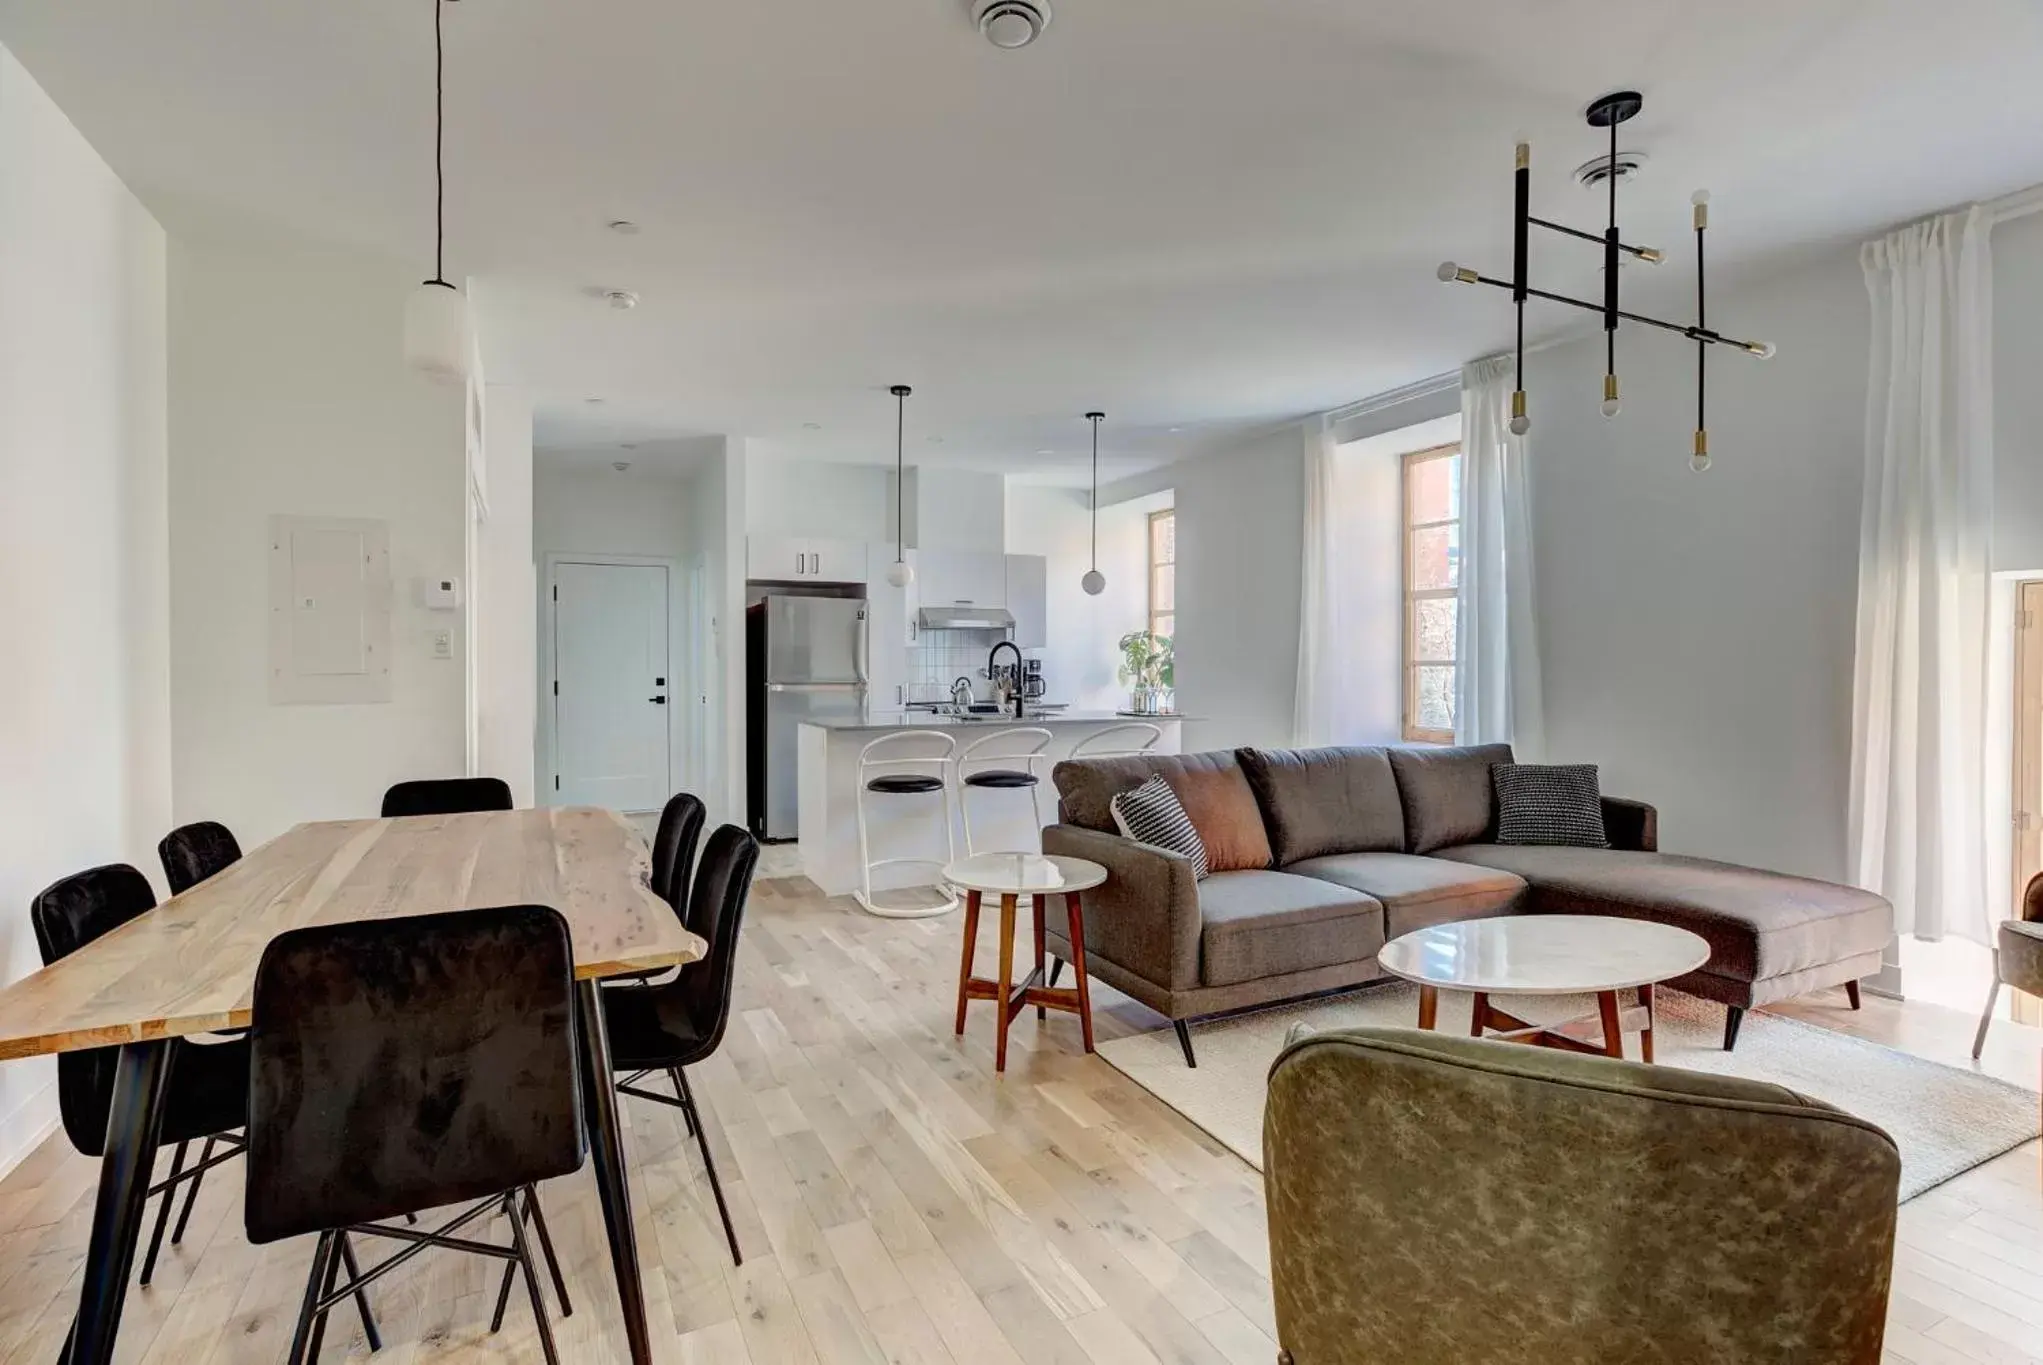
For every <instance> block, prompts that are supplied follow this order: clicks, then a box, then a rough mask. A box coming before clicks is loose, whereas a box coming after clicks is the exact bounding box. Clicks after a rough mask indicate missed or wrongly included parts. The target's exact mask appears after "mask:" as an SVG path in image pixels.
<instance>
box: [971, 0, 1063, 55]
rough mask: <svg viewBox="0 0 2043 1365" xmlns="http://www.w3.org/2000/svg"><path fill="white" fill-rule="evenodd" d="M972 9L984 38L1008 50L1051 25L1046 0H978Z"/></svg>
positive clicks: (1035, 36) (1038, 35) (1040, 33)
mask: <svg viewBox="0 0 2043 1365" xmlns="http://www.w3.org/2000/svg"><path fill="white" fill-rule="evenodd" d="M974 10H975V13H974V16H973V17H974V18H975V19H977V20H978V23H979V32H981V33H983V34H985V35H986V41H987V42H989V43H991V44H993V45H994V46H995V47H1000V48H1007V49H1009V50H1010V51H1011V50H1013V49H1015V48H1018V47H1027V46H1028V45H1029V44H1030V43H1033V42H1034V41H1036V39H1038V38H1040V37H1042V36H1043V30H1044V29H1046V28H1048V27H1049V26H1050V5H1049V0H979V3H978V4H977V5H976V6H974Z"/></svg>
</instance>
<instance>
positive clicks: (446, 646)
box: [433, 629, 454, 659]
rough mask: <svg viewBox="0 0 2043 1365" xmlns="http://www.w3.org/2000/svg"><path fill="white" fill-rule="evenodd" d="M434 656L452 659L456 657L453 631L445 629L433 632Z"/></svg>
mask: <svg viewBox="0 0 2043 1365" xmlns="http://www.w3.org/2000/svg"><path fill="white" fill-rule="evenodd" d="M433 657H434V658H435V659H451V658H453V657H454V632H453V631H451V630H444V629H443V630H436V631H434V632H433Z"/></svg>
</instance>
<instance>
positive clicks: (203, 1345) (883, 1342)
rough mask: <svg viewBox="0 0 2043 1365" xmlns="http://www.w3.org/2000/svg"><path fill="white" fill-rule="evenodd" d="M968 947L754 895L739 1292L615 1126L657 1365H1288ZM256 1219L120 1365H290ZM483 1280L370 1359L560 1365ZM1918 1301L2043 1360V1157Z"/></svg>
mask: <svg viewBox="0 0 2043 1365" xmlns="http://www.w3.org/2000/svg"><path fill="white" fill-rule="evenodd" d="M958 933H959V920H958V918H957V917H956V916H951V917H946V918H943V919H937V920H924V921H882V920H875V919H872V918H869V917H867V916H864V915H862V914H860V913H859V912H858V911H857V910H856V909H855V908H853V907H852V906H851V903H850V902H849V901H848V900H839V901H828V900H825V899H824V898H822V897H821V896H820V895H818V894H817V893H816V892H815V890H814V889H813V888H812V887H811V886H810V885H809V884H808V883H807V882H805V881H800V880H785V881H768V882H762V883H760V884H759V886H758V888H757V890H756V891H755V894H754V897H753V902H752V908H751V912H750V915H749V918H748V922H747V924H746V926H745V933H744V943H743V950H742V954H741V956H742V967H741V971H740V977H739V986H738V992H737V999H736V1003H735V1007H734V1010H733V1015H732V1021H731V1030H730V1033H729V1035H728V1037H727V1039H726V1042H725V1045H724V1047H723V1050H722V1051H721V1052H720V1053H719V1054H718V1056H717V1057H716V1058H715V1059H714V1061H712V1062H711V1063H709V1064H706V1065H704V1066H702V1067H700V1068H698V1069H697V1071H696V1072H695V1073H694V1076H695V1086H696V1093H697V1095H698V1096H699V1097H700V1098H702V1099H703V1100H704V1101H705V1102H706V1105H707V1107H708V1109H709V1110H710V1111H711V1125H710V1131H711V1140H712V1145H713V1148H714V1151H715V1154H716V1157H717V1162H718V1166H719V1168H720V1170H721V1171H722V1172H723V1174H724V1178H725V1182H726V1183H725V1190H726V1192H727V1194H728V1195H729V1197H730V1200H731V1203H732V1206H733V1213H734V1215H735V1217H736V1220H737V1225H738V1235H739V1237H740V1239H741V1240H742V1242H743V1245H744V1247H745V1249H746V1252H747V1257H746V1261H745V1264H744V1266H743V1267H742V1268H736V1267H733V1266H732V1265H731V1263H730V1257H729V1255H728V1253H727V1252H726V1250H725V1247H724V1243H723V1238H722V1234H721V1232H720V1230H719V1228H718V1225H717V1220H716V1211H715V1208H714V1206H713V1204H712V1203H711V1202H710V1197H709V1190H708V1187H707V1185H706V1184H705V1183H703V1181H702V1180H701V1178H700V1175H699V1167H698V1164H697V1160H696V1156H695V1151H694V1147H693V1144H692V1143H690V1142H688V1141H687V1140H686V1139H685V1137H684V1135H683V1133H682V1129H681V1126H680V1119H679V1115H678V1114H677V1113H676V1112H675V1111H673V1110H671V1109H667V1108H664V1107H661V1106H656V1105H652V1104H648V1103H645V1102H642V1101H636V1100H626V1101H625V1102H624V1108H625V1114H626V1117H627V1119H628V1121H629V1124H630V1129H631V1131H630V1134H629V1142H630V1146H631V1153H630V1156H631V1170H632V1175H633V1179H634V1182H635V1190H634V1193H635V1197H636V1200H637V1209H638V1213H639V1227H640V1237H641V1251H642V1255H643V1260H644V1264H645V1270H646V1279H647V1290H648V1296H649V1300H650V1306H651V1313H652V1317H653V1332H654V1340H655V1346H656V1350H657V1352H658V1354H659V1358H660V1359H661V1360H663V1361H674V1362H715V1363H716V1365H726V1363H728V1365H744V1363H745V1362H750V1365H782V1362H809V1361H852V1362H873V1363H874V1365H880V1363H881V1362H891V1363H895V1365H945V1363H946V1362H954V1363H955V1365H1017V1363H1018V1362H1028V1365H1050V1363H1052V1362H1054V1363H1055V1365H1084V1363H1085V1362H1101V1363H1102V1365H1105V1363H1107V1362H1111V1365H1149V1362H1160V1363H1162V1365H1236V1363H1238V1365H1268V1363H1269V1362H1270V1361H1271V1360H1273V1359H1274V1358H1275V1354H1276V1352H1275V1346H1274V1344H1273V1338H1274V1331H1275V1328H1274V1325H1273V1323H1272V1321H1271V1309H1270V1291H1269V1281H1268V1273H1269V1255H1268V1247H1267V1241H1266V1237H1267V1232H1266V1228H1265V1225H1264V1220H1263V1207H1262V1192H1261V1180H1260V1177H1259V1176H1257V1174H1256V1173H1255V1172H1254V1171H1253V1170H1251V1169H1250V1168H1249V1167H1247V1166H1246V1165H1244V1164H1242V1163H1241V1162H1240V1161H1239V1160H1237V1159H1236V1158H1235V1157H1233V1156H1232V1155H1230V1154H1229V1153H1227V1152H1226V1151H1224V1150H1223V1149H1222V1148H1220V1147H1219V1146H1218V1144H1216V1143H1214V1142H1213V1141H1211V1140H1210V1139H1208V1138H1207V1137H1206V1136H1205V1135H1204V1134H1202V1133H1200V1132H1199V1131H1198V1130H1197V1129H1195V1128H1193V1127H1192V1126H1191V1125H1190V1124H1188V1123H1186V1122H1185V1121H1184V1120H1183V1119H1181V1118H1179V1117H1178V1116H1177V1115H1176V1114H1175V1113H1173V1112H1172V1111H1171V1110H1169V1109H1167V1108H1165V1107H1164V1106H1163V1105H1162V1104H1160V1103H1159V1102H1157V1101H1156V1100H1154V1099H1152V1098H1151V1097H1150V1096H1149V1095H1148V1094H1147V1093H1146V1092H1145V1091H1143V1090H1141V1089H1140V1088H1138V1087H1137V1086H1135V1085H1134V1084H1132V1083H1131V1082H1129V1081H1128V1080H1126V1079H1125V1078H1124V1077H1122V1076H1121V1074H1120V1073H1119V1072H1117V1071H1115V1070H1114V1069H1113V1068H1112V1067H1109V1066H1108V1065H1106V1064H1105V1063H1104V1062H1101V1061H1099V1060H1097V1059H1095V1058H1088V1057H1085V1056H1084V1055H1082V1054H1081V1053H1080V1052H1079V1051H1078V1041H1077V1039H1078V1025H1077V1021H1076V1020H1075V1019H1072V1018H1070V1017H1069V1016H1059V1015H1055V1014H1053V1015H1051V1016H1050V1020H1049V1022H1048V1023H1046V1024H1043V1025H1041V1026H1039V1025H1037V1023H1036V1022H1035V1020H1034V1017H1033V1012H1027V1013H1025V1014H1024V1015H1023V1016H1022V1018H1021V1019H1020V1020H1018V1021H1017V1024H1016V1028H1015V1034H1014V1038H1013V1041H1012V1043H1011V1049H1012V1050H1011V1053H1010V1057H1009V1069H1008V1074H1007V1076H1006V1078H1005V1079H1004V1080H996V1079H995V1078H994V1075H993V1058H992V1016H991V1012H990V1007H987V1006H978V1007H975V1010H974V1014H973V1018H972V1022H971V1024H970V1025H969V1027H968V1029H967V1031H966V1036H965V1038H964V1040H963V1042H962V1043H960V1042H958V1041H957V1040H954V1039H953V1038H952V1036H951V1013H952V1009H953V1005H954V1000H955V997H954V994H953V991H954V986H955V981H956V972H957V962H958V949H959V944H958ZM981 951H982V953H987V952H990V951H991V943H990V940H989V941H987V942H985V943H982V947H981ZM1095 999H1096V1004H1097V1006H1098V1008H1099V1017H1098V1028H1099V1032H1100V1034H1101V1036H1102V1037H1111V1036H1115V1035H1118V1034H1122V1033H1126V1032H1129V1031H1131V1030H1138V1029H1144V1028H1150V1027H1154V1026H1156V1023H1157V1021H1156V1019H1155V1017H1154V1016H1153V1015H1150V1014H1148V1012H1147V1011H1145V1010H1143V1009H1142V1008H1141V1007H1140V1006H1137V1005H1134V1004H1132V1003H1131V1002H1128V1001H1126V1000H1125V999H1124V998H1122V997H1120V996H1118V995H1116V994H1115V993H1114V992H1112V991H1110V990H1107V989H1105V988H1103V987H1102V988H1099V990H1098V994H1097V995H1096V997H1095ZM1789 1009H1790V1012H1792V1013H1794V1014H1796V1015H1798V1016H1799V1017H1802V1018H1806V1019H1810V1020H1813V1021H1815V1022H1819V1023H1823V1024H1827V1025H1831V1026H1835V1027H1839V1028H1846V1029H1849V1030H1851V1031H1854V1032H1858V1033H1862V1034H1864V1035H1866V1036H1869V1037H1872V1038H1876V1039H1878V1040H1881V1041H1884V1042H1890V1043H1893V1044H1896V1045H1898V1046H1902V1047H1906V1048H1909V1049H1910V1050H1913V1051H1918V1052H1921V1053H1923V1054H1925V1055H1928V1056H1932V1057H1935V1058H1938V1059H1939V1060H1943V1061H1948V1062H1954V1063H1955V1062H1962V1061H1963V1060H1964V1058H1965V1054H1966V1051H1967V1049H1968V1047H1969V1044H1970V1039H1971V1026H1972V1021H1971V1020H1969V1019H1967V1018H1965V1017H1964V1016H1963V1015H1960V1014H1957V1013H1955V1012H1953V1011H1949V1010H1943V1009H1938V1008H1936V1007H1934V1006H1926V1005H1918V1004H1909V1005H1897V1004H1895V1003H1893V1002H1889V1001H1882V1000H1875V999H1872V998H1870V997H1869V998H1868V999H1867V1001H1866V1008H1865V1010H1864V1011H1863V1012H1861V1013H1859V1014H1856V1015H1853V1014H1851V1013H1849V1012H1848V1011H1846V1010H1845V1009H1844V1007H1843V1000H1842V996H1841V995H1837V996H1835V997H1832V996H1828V995H1825V996H1816V997H1811V998H1810V999H1808V1000H1806V1001H1800V1002H1796V1003H1795V1004H1794V1005H1793V1006H1791V1007H1789ZM2039 1038H2043V1034H2039V1033H2037V1032H2036V1031H2033V1030H2026V1029H2019V1028H2015V1027H2012V1026H2007V1025H2001V1026H1997V1034H1996V1037H1995V1039H1994V1043H1993V1046H1992V1048H1991V1050H1990V1052H1989V1054H1988V1058H1987V1066H1988V1068H1989V1069H1990V1070H1992V1071H1994V1072H1996V1073H1999V1074H2004V1075H2007V1076H2009V1077H2012V1078H2016V1079H2022V1080H2025V1081H2028V1082H2030V1083H2031V1084H2033V1083H2034V1078H2035V1076H2036V1073H2037V1066H2038V1053H2039V1048H2038V1041H2039ZM95 1170H96V1166H95V1163H92V1162H89V1161H86V1160H84V1159H82V1158H80V1157H78V1156H76V1155H74V1154H73V1153H72V1152H71V1150H70V1148H69V1146H68V1145H67V1144H65V1142H64V1140H63V1138H62V1137H61V1136H58V1137H55V1138H52V1139H51V1140H50V1141H49V1142H47V1143H45V1144H44V1145H43V1146H42V1147H41V1148H40V1149H39V1150H38V1151H37V1152H36V1153H35V1154H34V1155H33V1156H31V1157H30V1158H29V1160H28V1161H27V1162H26V1163H24V1164H23V1165H22V1166H21V1167H20V1168H19V1169H18V1170H16V1171H15V1172H14V1173H13V1174H11V1175H10V1176H8V1177H7V1179H6V1180H5V1181H0V1365H16V1362H35V1363H36V1365H44V1363H45V1362H47V1361H48V1360H50V1359H52V1358H54V1356H55V1355H56V1352H57V1350H58V1348H59V1347H60V1345H61V1343H62V1338H63V1333H64V1329H65V1326H66V1323H67V1320H68V1315H69V1313H70V1310H71V1307H72V1305H73V1304H74V1303H75V1301H76V1293H77V1281H78V1273H79V1262H80V1257H81V1254H82V1251H83V1245H84V1239H85V1231H86V1227H87V1223H88V1220H89V1218H90V1213H91V1194H92V1181H93V1178H94V1173H95ZM222 1177H224V1178H222ZM239 1199H240V1187H239V1167H238V1165H230V1166H228V1167H226V1168H224V1170H223V1171H222V1172H221V1173H220V1174H219V1175H216V1176H215V1177H214V1178H211V1179H209V1180H208V1182H207V1185H206V1187H205V1192H204V1194H203V1196H202V1197H201V1199H200V1201H199V1212H198V1214H197V1215H196V1216H195V1217H194V1219H193V1223H192V1228H191V1230H190V1232H189V1233H188V1234H187V1236H186V1239H185V1242H184V1244H183V1245H182V1246H181V1247H179V1248H177V1249H176V1250H174V1251H169V1252H167V1253H166V1255H165V1257H164V1261H163V1264H162V1265H161V1266H160V1267H159V1269H158V1272H157V1279H156V1283H155V1284H154V1285H152V1286H151V1287H150V1288H148V1289H139V1288H138V1289H136V1290H134V1291H132V1292H131V1294H130V1297H129V1300H128V1308H127V1314H126V1319H125V1322H124V1324H123V1329H122V1334H121V1349H120V1356H119V1358H120V1359H121V1360H122V1361H124V1362H137V1363H139V1362H144V1361H146V1362H151V1363H152V1365H155V1363H158V1362H160V1363H162V1365H170V1363H171V1362H177V1363H179V1365H185V1363H187V1362H199V1361H223V1362H250V1365H253V1363H254V1362H263V1363H264V1365H268V1363H269V1362H274V1361H278V1360H281V1359H282V1358H283V1355H284V1351H285V1347H286V1345H287V1344H288V1338H289V1334H290V1329H291V1322H292V1316H293V1314H294V1312H295V1309H296V1305H297V1301H298V1295H299V1293H300V1291H301V1290H302V1288H303V1280H304V1276H305V1273H306V1270H307V1268H308V1266H309V1262H310V1255H311V1252H310V1247H309V1245H308V1244H303V1243H286V1244H282V1245H280V1246H273V1247H267V1248H252V1247H250V1246H249V1245H248V1244H247V1242H246V1241H245V1240H244V1239H243V1237H242V1235H241V1218H240V1206H239ZM544 1199H545V1202H546V1207H547V1211H548V1215H549V1218H550V1219H551V1221H552V1224H553V1229H554V1235H555V1238H556V1240H557V1241H558V1242H559V1244H560V1249H561V1254H562V1256H563V1258H564V1260H566V1261H567V1262H568V1265H569V1275H570V1286H569V1287H570V1289H571V1291H572V1293H573V1295H574V1300H575V1313H574V1315H573V1316H572V1317H571V1318H568V1319H566V1320H565V1321H560V1320H558V1319H557V1320H556V1325H557V1328H558V1330H559V1333H560V1341H561V1350H562V1356H563V1358H564V1360H566V1361H568V1362H572V1363H573V1365H582V1362H611V1361H622V1360H624V1358H625V1356H624V1351H623V1338H622V1332H621V1330H619V1328H618V1326H617V1313H616V1299H615V1295H614V1292H613V1291H612V1289H611V1288H610V1280H609V1272H608V1262H607V1255H606V1252H605V1250H604V1242H603V1235H602V1223H601V1218H600V1215H599V1213H598V1211H597V1208H596V1201H595V1197H594V1190H593V1187H592V1185H591V1183H590V1181H589V1179H588V1177H587V1175H586V1173H584V1174H583V1175H581V1176H577V1177H575V1178H572V1179H569V1180H565V1181H559V1182H556V1183H555V1184H553V1185H550V1186H548V1187H546V1189H545V1191H544ZM499 1232H501V1229H500V1228H499ZM492 1272H493V1266H492V1265H485V1264H483V1263H481V1262H479V1261H476V1260H474V1259H471V1258H468V1257H462V1256H456V1255H452V1254H448V1253H429V1254H427V1255H426V1256H423V1257H421V1258H420V1259H419V1260H418V1261H415V1262H413V1263H412V1265H410V1266H407V1267H406V1268H405V1269H403V1270H401V1271H399V1272H398V1273H397V1274H396V1275H395V1276H393V1277H392V1278H391V1279H390V1280H389V1281H386V1282H385V1283H384V1285H382V1286H379V1288H378V1289H377V1290H376V1291H375V1302H376V1305H377V1308H378V1310H379V1312H380V1314H381V1317H382V1325H383V1329H384V1337H385V1346H384V1350H383V1352H382V1353H381V1354H380V1355H378V1356H377V1357H375V1359H377V1360H379V1361H383V1362H387V1365H413V1363H414V1362H423V1361H433V1362H443V1361H444V1362H455V1361H483V1360H488V1361H499V1360H501V1361H510V1360H519V1361H537V1360H538V1359H539V1352H538V1343H537V1341H536V1340H535V1339H534V1337H533V1335H532V1331H531V1325H530V1323H531V1320H530V1316H529V1313H528V1311H527V1310H526V1309H525V1308H524V1302H523V1297H522V1295H521V1296H519V1298H518V1299H517V1301H516V1302H514V1304H513V1306H512V1309H511V1312H510V1316H509V1319H508V1321H507V1323H506V1326H505V1330H504V1332H503V1333H502V1334H501V1335H500V1336H497V1337H491V1336H489V1335H488V1334H487V1332H486V1330H485V1329H486V1327H487V1325H488V1318H489V1311H490V1306H491V1300H492V1292H491V1291H492V1289H493V1287H494V1286H493V1281H491V1280H490V1279H489V1276H490V1275H491V1273H492ZM1895 1283H1896V1293H1895V1296H1894V1306H1893V1314H1892V1325H1891V1328H1890V1332H1889V1338H1888V1344H1889V1348H1890V1350H1889V1359H1890V1360H1894V1361H1909V1362H1914V1363H1915V1365H1945V1363H1946V1362H1957V1361H1981V1362H1993V1365H2009V1363H2010V1362H2026V1361H2031V1360H2037V1361H2043V1193H2039V1181H2038V1151H2037V1146H2036V1144H2030V1145H2029V1146H2028V1147H2025V1148H2023V1149H2021V1150H2019V1151H2017V1152H2013V1153H2010V1154H2009V1155H2008V1156H2006V1157H2003V1158H2001V1159H2000V1160H1998V1161H1995V1162H1993V1163H1990V1164H1989V1165H1987V1166H1983V1167H1981V1168H1979V1169H1977V1170H1974V1171H1972V1172H1969V1173H1967V1174H1966V1175H1964V1176H1962V1177H1960V1178H1959V1179H1957V1180H1955V1181H1952V1182H1950V1183H1949V1184H1947V1185H1944V1186H1943V1187H1941V1188H1940V1189H1938V1190H1935V1191H1933V1192H1931V1193H1930V1194H1928V1195H1926V1196H1924V1197H1923V1198H1920V1199H1917V1200H1915V1201H1914V1202H1912V1203H1911V1204H1909V1205H1907V1206H1906V1207H1905V1208H1904V1209H1903V1210H1902V1215H1901V1248H1900V1252H1899V1257H1898V1263H1897V1266H1896V1279H1895ZM551 1297H552V1295H551V1290H550V1288H549V1290H548V1298H549V1301H551ZM344 1354H345V1355H347V1356H349V1357H352V1358H367V1355H368V1353H367V1348H366V1345H365V1343H363V1341H362V1340H361V1337H360V1331H359V1328H358V1327H357V1326H356V1325H355V1323H354V1320H353V1319H352V1318H351V1317H350V1316H349V1315H347V1314H346V1313H345V1312H337V1313H336V1314H335V1316H334V1319H333V1332H332V1335H331V1336H330V1337H329V1339H328V1343H327V1349H326V1353H325V1356H324V1358H325V1359H327V1360H337V1359H340V1358H342V1356H343V1355H344Z"/></svg>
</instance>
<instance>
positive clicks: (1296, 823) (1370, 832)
mask: <svg viewBox="0 0 2043 1365" xmlns="http://www.w3.org/2000/svg"><path fill="white" fill-rule="evenodd" d="M1234 757H1235V761H1236V762H1238V763H1240V764H1241V770H1242V772H1243V773H1245V774H1247V776H1248V782H1249V787H1250V788H1251V789H1252V790H1253V791H1254V792H1255V794H1256V804H1257V805H1258V806H1260V807H1262V811H1263V825H1264V827H1265V828H1266V829H1268V830H1269V832H1270V852H1271V853H1272V854H1273V855H1274V856H1275V858H1276V861H1277V865H1278V866H1279V867H1283V866H1286V865H1287V864H1290V863H1295V862H1299V861H1301V860H1303V859H1306V858H1318V857H1322V856H1324V855H1326V854H1329V853H1361V852H1365V851H1370V850H1384V851H1388V852H1400V851H1402V850H1403V849H1404V846H1405V810H1404V803H1403V801H1402V800H1401V799H1400V798H1399V796H1398V791H1397V777H1396V775H1395V774H1394V773H1392V772H1391V770H1390V757H1389V755H1388V754H1387V753H1386V752H1385V751H1384V750H1382V749H1236V750H1235V751H1234Z"/></svg>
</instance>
